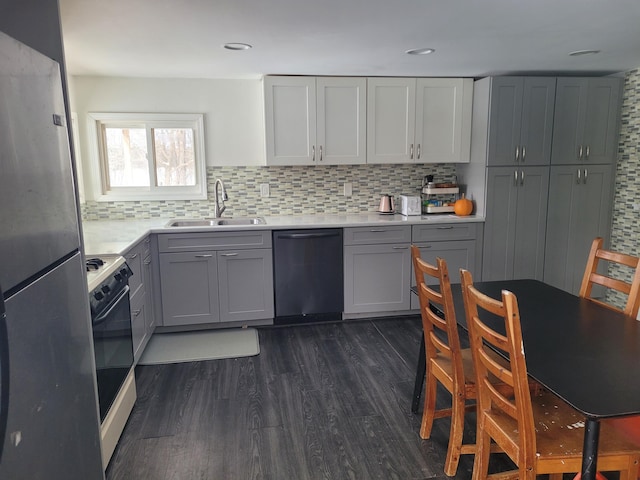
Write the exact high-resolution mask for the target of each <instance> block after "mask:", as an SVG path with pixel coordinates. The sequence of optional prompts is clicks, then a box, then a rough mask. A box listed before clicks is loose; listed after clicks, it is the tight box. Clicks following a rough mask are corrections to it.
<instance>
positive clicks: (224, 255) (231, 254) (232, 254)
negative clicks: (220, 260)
mask: <svg viewBox="0 0 640 480" xmlns="http://www.w3.org/2000/svg"><path fill="white" fill-rule="evenodd" d="M220 256H221V257H237V256H238V254H237V253H221V254H220Z"/></svg>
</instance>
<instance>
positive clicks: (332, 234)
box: [278, 232, 339, 240]
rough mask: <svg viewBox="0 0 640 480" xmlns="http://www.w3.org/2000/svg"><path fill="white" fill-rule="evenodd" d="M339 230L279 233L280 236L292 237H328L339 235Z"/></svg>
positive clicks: (288, 238)
mask: <svg viewBox="0 0 640 480" xmlns="http://www.w3.org/2000/svg"><path fill="white" fill-rule="evenodd" d="M338 235H339V233H338V232H318V233H282V234H279V235H278V238H284V239H287V240H290V239H294V240H297V239H305V238H327V237H337V236H338Z"/></svg>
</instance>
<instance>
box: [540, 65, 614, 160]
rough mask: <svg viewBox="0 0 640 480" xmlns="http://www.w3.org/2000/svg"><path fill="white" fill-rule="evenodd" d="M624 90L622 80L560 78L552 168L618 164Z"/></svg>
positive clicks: (612, 78)
mask: <svg viewBox="0 0 640 480" xmlns="http://www.w3.org/2000/svg"><path fill="white" fill-rule="evenodd" d="M621 89H622V79H621V78H614V77H597V78H573V77H563V78H558V83H557V91H556V109H555V119H554V127H553V148H552V155H551V163H552V164H587V163H589V164H597V163H614V162H615V160H616V152H617V141H618V126H619V125H618V123H619V119H620V105H621V95H620V92H621Z"/></svg>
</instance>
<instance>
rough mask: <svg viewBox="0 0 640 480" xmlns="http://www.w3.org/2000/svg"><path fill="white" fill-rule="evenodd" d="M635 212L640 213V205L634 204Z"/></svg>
mask: <svg viewBox="0 0 640 480" xmlns="http://www.w3.org/2000/svg"><path fill="white" fill-rule="evenodd" d="M633 210H634V211H635V212H640V203H634V204H633Z"/></svg>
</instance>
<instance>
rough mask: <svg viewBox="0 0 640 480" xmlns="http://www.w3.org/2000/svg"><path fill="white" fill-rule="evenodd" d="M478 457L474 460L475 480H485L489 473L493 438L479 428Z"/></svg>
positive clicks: (477, 436) (477, 440)
mask: <svg viewBox="0 0 640 480" xmlns="http://www.w3.org/2000/svg"><path fill="white" fill-rule="evenodd" d="M476 448H477V450H476V455H475V458H474V459H473V477H472V479H473V480H485V479H486V478H487V474H488V473H489V454H490V453H491V438H489V435H488V434H487V433H484V431H483V430H482V429H481V428H479V426H478V428H477V434H476Z"/></svg>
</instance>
